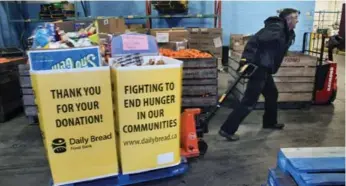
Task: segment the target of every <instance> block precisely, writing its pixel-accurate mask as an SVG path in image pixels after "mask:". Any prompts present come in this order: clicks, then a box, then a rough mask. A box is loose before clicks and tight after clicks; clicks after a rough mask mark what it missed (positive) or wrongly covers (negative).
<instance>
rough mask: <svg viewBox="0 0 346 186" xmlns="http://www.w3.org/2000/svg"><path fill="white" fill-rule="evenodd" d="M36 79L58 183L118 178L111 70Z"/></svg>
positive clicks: (41, 75) (45, 73)
mask: <svg viewBox="0 0 346 186" xmlns="http://www.w3.org/2000/svg"><path fill="white" fill-rule="evenodd" d="M31 76H32V82H33V86H34V90H35V96H36V103H37V105H38V109H39V119H40V125H41V126H40V127H41V131H42V132H43V136H44V141H45V146H46V151H47V154H48V159H49V164H50V167H51V172H52V176H53V180H54V183H55V185H59V184H62V183H71V182H74V181H83V180H88V179H92V178H100V177H106V176H110V175H117V174H118V163H117V152H116V140H115V131H114V115H113V103H112V90H111V81H110V72H109V67H98V68H88V69H70V70H64V71H54V70H51V71H31Z"/></svg>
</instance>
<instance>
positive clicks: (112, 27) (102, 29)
mask: <svg viewBox="0 0 346 186" xmlns="http://www.w3.org/2000/svg"><path fill="white" fill-rule="evenodd" d="M96 24H97V33H107V34H119V33H124V32H125V30H126V29H127V26H126V25H125V20H124V19H121V18H109V19H98V20H96Z"/></svg>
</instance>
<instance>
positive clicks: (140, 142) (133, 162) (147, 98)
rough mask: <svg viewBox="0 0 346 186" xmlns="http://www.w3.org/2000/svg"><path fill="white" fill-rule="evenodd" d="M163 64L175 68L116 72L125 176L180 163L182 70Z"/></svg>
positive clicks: (130, 68) (178, 65)
mask: <svg viewBox="0 0 346 186" xmlns="http://www.w3.org/2000/svg"><path fill="white" fill-rule="evenodd" d="M163 60H164V61H165V62H166V63H167V62H168V61H171V62H172V64H166V65H159V66H155V65H154V66H138V67H137V66H134V67H119V68H112V78H113V83H114V87H115V89H116V91H115V100H116V117H117V122H116V130H118V133H119V140H118V142H119V143H118V146H119V148H120V160H121V161H120V162H121V167H122V172H123V173H124V174H129V173H138V172H143V171H148V170H154V169H159V168H164V167H170V166H174V165H177V164H179V163H180V110H181V91H182V89H181V86H182V84H181V82H182V74H181V72H182V68H181V63H180V61H178V60H174V59H171V58H163Z"/></svg>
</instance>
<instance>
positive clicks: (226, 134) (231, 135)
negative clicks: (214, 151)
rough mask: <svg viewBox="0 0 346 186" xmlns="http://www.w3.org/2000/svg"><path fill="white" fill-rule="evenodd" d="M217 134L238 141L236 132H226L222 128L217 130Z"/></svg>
mask: <svg viewBox="0 0 346 186" xmlns="http://www.w3.org/2000/svg"><path fill="white" fill-rule="evenodd" d="M219 135H220V136H222V137H224V138H226V139H227V140H228V141H238V140H239V135H237V134H228V133H227V132H225V131H223V130H219Z"/></svg>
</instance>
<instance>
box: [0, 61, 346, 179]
mask: <svg viewBox="0 0 346 186" xmlns="http://www.w3.org/2000/svg"><path fill="white" fill-rule="evenodd" d="M337 59H338V60H337V61H338V65H339V66H338V85H339V89H338V95H337V99H336V101H335V102H334V105H329V106H313V107H312V108H310V109H308V110H282V111H280V115H279V117H280V121H282V122H284V123H285V124H286V128H285V130H283V131H271V130H263V129H261V125H260V123H261V118H262V114H263V112H262V111H254V112H253V113H251V114H250V116H249V117H248V118H246V120H245V121H244V122H243V124H242V125H241V126H240V128H239V134H240V135H241V140H240V141H238V142H227V141H225V140H224V139H223V138H221V137H219V136H218V135H217V131H218V129H219V127H220V125H221V124H222V122H223V121H224V120H225V117H226V116H227V114H228V113H229V112H230V110H229V109H227V108H222V109H221V110H220V111H219V112H218V114H217V116H216V117H214V119H213V120H212V121H211V122H210V132H209V134H207V135H206V136H205V140H206V141H207V142H208V144H209V150H208V152H207V154H206V155H205V157H203V158H201V159H199V160H197V161H196V162H192V163H191V164H190V167H191V168H190V170H189V172H188V173H186V174H185V175H183V176H181V177H177V178H172V179H166V180H162V181H156V182H150V183H146V184H139V185H145V186H159V185H160V186H185V185H188V186H195V185H196V186H255V185H261V184H263V183H265V182H266V179H267V171H268V168H271V167H274V166H275V165H276V154H277V152H278V150H279V148H281V147H319V146H344V145H345V58H344V56H338V57H337ZM49 179H50V171H49V167H48V164H47V160H46V157H45V151H44V148H43V144H42V141H41V137H40V131H39V129H38V126H37V125H28V124H27V121H26V118H25V117H24V116H19V117H17V118H15V119H12V120H11V121H9V122H6V123H0V185H1V186H47V185H48V181H49Z"/></svg>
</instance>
